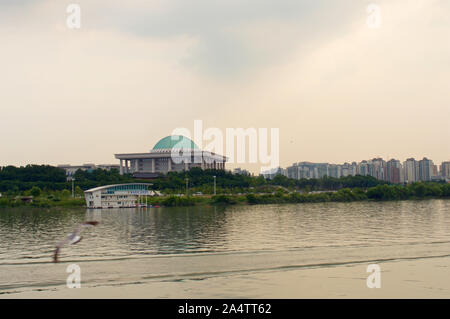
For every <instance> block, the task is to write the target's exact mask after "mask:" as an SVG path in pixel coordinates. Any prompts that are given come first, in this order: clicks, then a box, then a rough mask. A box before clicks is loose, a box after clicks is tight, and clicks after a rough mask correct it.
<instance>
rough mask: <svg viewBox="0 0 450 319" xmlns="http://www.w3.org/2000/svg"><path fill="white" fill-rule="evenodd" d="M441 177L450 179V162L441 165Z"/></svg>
mask: <svg viewBox="0 0 450 319" xmlns="http://www.w3.org/2000/svg"><path fill="white" fill-rule="evenodd" d="M441 176H442V177H444V178H445V177H447V178H448V177H450V162H442V164H441Z"/></svg>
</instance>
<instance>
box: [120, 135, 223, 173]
mask: <svg viewBox="0 0 450 319" xmlns="http://www.w3.org/2000/svg"><path fill="white" fill-rule="evenodd" d="M115 157H116V158H117V159H119V160H120V174H124V173H131V174H133V175H134V176H136V177H145V174H147V177H150V176H151V175H152V174H154V175H155V176H156V175H157V174H166V173H167V172H172V171H177V172H179V171H183V170H189V169H191V168H193V167H199V168H202V169H225V162H226V160H227V158H226V157H225V156H223V155H219V154H215V153H212V152H207V151H203V150H201V149H199V147H198V146H197V145H196V144H195V143H194V142H193V141H192V140H191V139H189V138H187V137H185V136H181V135H171V136H166V137H164V138H163V139H161V140H160V141H159V142H158V143H156V145H155V146H154V147H153V149H152V150H151V151H150V152H149V153H131V154H115Z"/></svg>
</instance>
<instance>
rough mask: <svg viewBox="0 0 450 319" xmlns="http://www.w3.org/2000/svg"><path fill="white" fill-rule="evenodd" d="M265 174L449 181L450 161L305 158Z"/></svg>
mask: <svg viewBox="0 0 450 319" xmlns="http://www.w3.org/2000/svg"><path fill="white" fill-rule="evenodd" d="M263 175H264V176H265V177H269V178H273V177H274V176H276V175H284V176H286V177H289V178H293V179H302V178H306V179H310V178H316V179H317V178H321V177H324V176H329V177H335V178H340V177H346V176H356V175H361V176H372V177H374V178H376V179H378V180H384V181H388V182H390V183H394V184H401V183H413V182H419V181H421V182H428V181H433V180H434V181H438V180H442V181H446V182H450V161H443V162H441V164H438V163H434V162H433V160H432V159H429V158H426V157H423V158H422V159H418V160H416V159H415V158H413V157H409V158H407V159H405V160H404V161H403V162H401V161H400V160H398V159H394V158H391V159H387V160H384V159H383V158H381V157H377V158H372V159H368V160H362V161H359V162H356V161H352V162H344V163H342V164H336V163H328V162H322V163H314V162H307V161H301V162H296V163H293V164H292V165H291V166H288V167H286V168H282V167H278V168H276V169H274V170H270V171H266V172H263Z"/></svg>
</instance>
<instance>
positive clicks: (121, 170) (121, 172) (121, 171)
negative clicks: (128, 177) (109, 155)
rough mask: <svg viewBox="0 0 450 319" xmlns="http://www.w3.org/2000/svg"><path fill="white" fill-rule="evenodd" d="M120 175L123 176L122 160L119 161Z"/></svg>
mask: <svg viewBox="0 0 450 319" xmlns="http://www.w3.org/2000/svg"><path fill="white" fill-rule="evenodd" d="M120 175H123V160H120Z"/></svg>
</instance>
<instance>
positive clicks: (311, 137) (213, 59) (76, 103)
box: [0, 0, 450, 172]
mask: <svg viewBox="0 0 450 319" xmlns="http://www.w3.org/2000/svg"><path fill="white" fill-rule="evenodd" d="M74 2H75V1H74ZM75 3H77V4H79V6H80V8H81V28H80V29H69V28H68V27H67V25H66V20H67V18H68V16H69V13H67V12H66V9H67V6H68V5H69V4H71V2H70V1H56V0H52V1H50V0H14V1H13V0H2V1H0V41H1V42H0V43H1V44H0V72H1V76H0V138H1V148H0V166H5V165H16V166H18V165H26V164H51V165H56V164H74V165H76V164H82V163H97V164H103V163H118V161H117V160H116V159H115V158H114V154H116V153H134V152H147V151H149V150H150V149H151V148H152V147H153V145H154V144H156V143H157V142H158V140H159V139H160V138H162V137H164V136H167V135H170V134H171V133H172V132H173V131H174V130H175V129H176V128H187V129H189V130H192V131H193V129H194V120H201V121H203V126H204V127H205V128H208V127H211V128H219V129H220V130H223V131H224V132H225V130H226V128H244V129H246V128H267V129H269V130H270V128H278V129H279V134H280V139H279V150H280V152H279V162H280V165H281V166H282V167H286V166H288V165H291V164H292V163H294V162H299V161H312V162H329V163H344V162H351V161H361V160H364V159H370V158H373V157H383V158H385V159H390V158H396V159H400V160H401V161H403V160H405V159H406V158H409V157H415V158H416V159H421V158H423V157H424V156H426V157H428V158H431V159H433V160H434V162H435V164H440V163H441V162H442V161H447V160H450V143H449V141H450V41H449V39H450V19H449V17H448V12H450V2H449V1H447V0H388V1H381V0H380V1H378V0H377V1H363V0H358V1H355V0H341V1H331V0H329V1H323V0H318V1H306V0H305V1H302V0H248V1H243V0H239V1H238V0H189V1H186V0H150V1H149V0H147V1H143V0H129V1H126V2H125V1H115V0H108V1H106V0H96V1H92V0H78V1H76V2H75ZM371 3H374V4H376V5H378V7H379V8H380V17H381V20H380V25H379V28H371V27H369V25H368V23H367V19H368V17H369V15H370V14H371V13H369V12H368V11H367V7H368V5H369V4H371ZM205 143H206V142H205ZM228 167H229V168H233V167H243V168H247V169H250V170H251V171H254V172H258V170H259V164H258V163H257V164H249V163H243V164H234V165H230V166H228Z"/></svg>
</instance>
